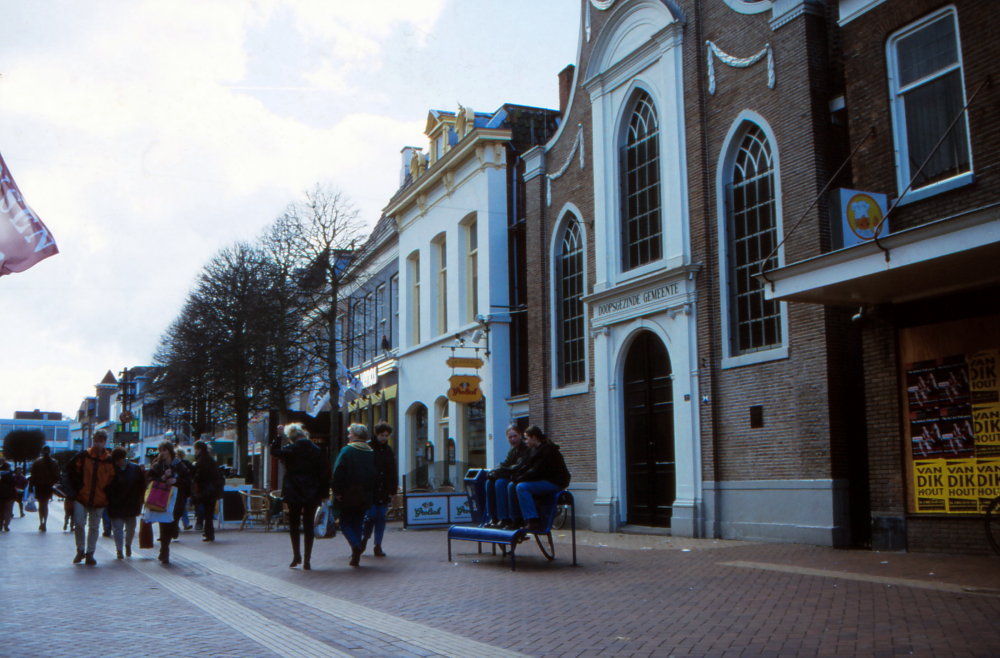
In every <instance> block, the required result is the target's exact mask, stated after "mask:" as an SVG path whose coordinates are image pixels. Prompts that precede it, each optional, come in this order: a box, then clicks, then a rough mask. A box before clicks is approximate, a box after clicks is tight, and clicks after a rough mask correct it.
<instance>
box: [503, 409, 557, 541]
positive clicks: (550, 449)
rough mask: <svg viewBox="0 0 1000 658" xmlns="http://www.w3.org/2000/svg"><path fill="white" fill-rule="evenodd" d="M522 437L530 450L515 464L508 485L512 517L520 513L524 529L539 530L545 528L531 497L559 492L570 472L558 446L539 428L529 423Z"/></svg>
mask: <svg viewBox="0 0 1000 658" xmlns="http://www.w3.org/2000/svg"><path fill="white" fill-rule="evenodd" d="M524 436H525V437H526V440H527V444H528V447H529V448H531V451H530V452H529V453H528V454H527V455H525V456H524V457H523V458H522V459H521V461H519V462H518V463H517V466H515V467H514V472H513V474H512V475H511V482H510V484H509V485H507V494H508V499H509V503H510V508H511V509H510V512H511V518H517V516H521V517H523V518H524V521H525V525H524V529H525V530H526V531H528V532H541V531H542V530H544V529H545V528H544V525H543V524H542V522H541V520H540V519H539V516H540V515H539V513H538V511H537V510H536V509H535V501H534V499H533V498H532V496H544V495H546V494H551V493H555V492H557V491H562V490H563V489H565V488H566V487H568V486H569V481H570V474H569V470H568V469H567V468H566V461H565V460H564V459H563V456H562V453H561V452H559V446H557V445H556V444H554V443H552V442H551V441H549V440H547V439H546V438H545V434H544V433H543V432H542V430H541V429H539V428H538V427H537V426H535V425H532V426H531V427H529V428H528V429H526V430H524ZM501 527H503V526H501ZM511 527H513V525H512V526H511Z"/></svg>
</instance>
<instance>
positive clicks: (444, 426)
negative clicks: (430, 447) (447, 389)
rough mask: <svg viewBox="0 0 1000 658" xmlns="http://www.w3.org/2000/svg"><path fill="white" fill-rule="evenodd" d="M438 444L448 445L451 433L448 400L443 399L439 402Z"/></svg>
mask: <svg viewBox="0 0 1000 658" xmlns="http://www.w3.org/2000/svg"><path fill="white" fill-rule="evenodd" d="M437 408H438V431H437V438H438V441H437V443H438V445H441V446H443V445H447V443H448V437H449V436H450V435H451V432H450V430H449V429H448V428H449V420H450V419H449V417H448V401H447V400H441V401H440V402H438V405H437Z"/></svg>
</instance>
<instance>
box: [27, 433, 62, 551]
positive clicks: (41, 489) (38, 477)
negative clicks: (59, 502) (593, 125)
mask: <svg viewBox="0 0 1000 658" xmlns="http://www.w3.org/2000/svg"><path fill="white" fill-rule="evenodd" d="M50 452H51V449H50V448H49V447H48V446H45V447H44V448H42V456H41V457H39V458H38V459H36V460H35V461H34V463H33V464H32V465H31V476H30V477H29V478H28V480H30V482H31V486H32V488H33V489H34V490H35V500H36V501H38V531H39V532H45V524H46V523H47V522H48V520H49V501H50V500H52V487H54V486H56V484H58V483H59V464H57V463H56V460H54V459H52V457H51V456H50V454H49V453H50Z"/></svg>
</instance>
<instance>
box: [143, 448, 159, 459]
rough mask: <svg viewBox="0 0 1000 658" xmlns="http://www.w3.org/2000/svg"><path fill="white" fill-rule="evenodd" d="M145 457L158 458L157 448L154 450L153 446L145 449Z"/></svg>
mask: <svg viewBox="0 0 1000 658" xmlns="http://www.w3.org/2000/svg"><path fill="white" fill-rule="evenodd" d="M146 456H147V457H159V456H160V450H159V449H158V448H156V447H155V446H151V447H149V448H146Z"/></svg>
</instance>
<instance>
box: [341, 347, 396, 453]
mask: <svg viewBox="0 0 1000 658" xmlns="http://www.w3.org/2000/svg"><path fill="white" fill-rule="evenodd" d="M359 379H360V380H361V384H362V386H363V388H362V389H361V392H360V393H356V392H355V391H353V390H350V391H348V392H347V394H346V395H345V397H344V400H345V404H346V412H347V413H346V414H345V417H346V419H347V421H346V422H347V423H348V424H352V423H360V424H361V425H364V426H365V427H367V428H368V433H369V435H371V436H374V433H375V426H376V425H378V424H379V423H382V422H385V423H389V424H390V425H392V428H393V432H392V434H390V435H389V445H390V446H392V449H393V451H394V452H396V453H397V454H398V452H399V450H398V448H397V445H398V440H399V439H398V435H399V431H398V428H399V423H398V416H399V414H398V408H399V406H398V397H397V392H398V390H399V363H398V361H396V359H386V360H384V361H380V362H378V363H376V364H374V365H372V366H371V367H369V368H367V369H365V370H362V371H361V373H360V375H359ZM345 429H346V428H345ZM346 435H347V434H346V431H345V433H344V436H345V437H346Z"/></svg>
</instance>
